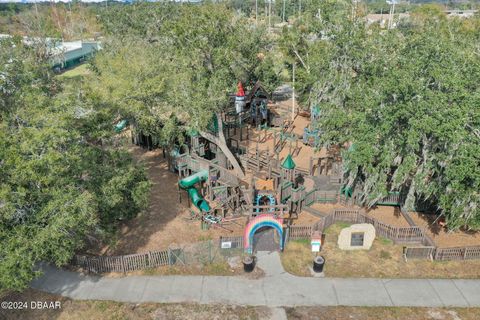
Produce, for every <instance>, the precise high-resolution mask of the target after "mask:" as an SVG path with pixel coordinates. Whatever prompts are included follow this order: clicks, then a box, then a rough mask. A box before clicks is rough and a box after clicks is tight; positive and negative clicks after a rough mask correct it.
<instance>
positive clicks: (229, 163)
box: [133, 83, 478, 258]
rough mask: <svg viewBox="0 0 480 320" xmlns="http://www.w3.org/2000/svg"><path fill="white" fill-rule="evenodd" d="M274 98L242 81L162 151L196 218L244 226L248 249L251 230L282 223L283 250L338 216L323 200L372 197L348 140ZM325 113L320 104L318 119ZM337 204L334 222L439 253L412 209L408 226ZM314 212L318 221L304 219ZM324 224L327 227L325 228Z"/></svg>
mask: <svg viewBox="0 0 480 320" xmlns="http://www.w3.org/2000/svg"><path fill="white" fill-rule="evenodd" d="M270 96H271V95H270V94H269V93H268V92H266V90H265V89H264V88H262V86H261V84H259V83H257V84H255V86H253V87H252V89H251V90H250V91H249V92H247V93H245V92H244V91H243V87H242V86H241V84H239V90H238V92H237V94H236V95H232V96H231V98H232V99H231V103H230V104H229V105H227V106H226V107H225V108H224V109H223V110H222V111H221V112H219V113H217V114H215V115H212V116H213V119H212V125H211V126H210V127H209V129H208V131H206V132H196V133H188V134H185V144H183V145H177V146H174V147H173V148H172V147H171V148H170V149H165V148H164V149H163V154H164V156H165V157H166V158H167V160H168V168H169V170H170V172H171V173H174V174H176V175H177V179H178V188H177V194H178V201H179V202H181V203H183V204H186V205H187V206H188V207H189V208H190V209H189V210H190V216H189V220H192V221H200V222H201V223H200V226H201V229H202V230H208V229H218V230H221V231H222V232H225V234H223V235H222V237H232V238H235V237H237V235H235V236H233V235H230V236H229V233H232V232H233V229H234V228H237V229H238V227H245V234H244V235H243V241H244V246H248V247H244V249H245V251H246V252H254V250H255V249H254V248H253V246H254V244H253V241H252V239H251V238H252V236H253V234H247V231H246V230H250V231H249V232H258V231H259V230H261V229H262V228H264V227H265V228H266V227H270V228H274V229H276V230H277V234H278V236H279V237H280V242H281V243H280V245H279V247H278V248H279V249H281V248H283V245H284V242H285V241H287V240H288V239H289V237H290V238H291V239H296V238H302V237H304V238H309V237H310V236H311V234H312V233H313V232H315V231H319V230H323V229H324V227H325V225H324V224H325V223H327V224H328V223H330V222H328V221H329V220H328V219H333V218H329V217H330V216H332V215H331V214H330V213H328V212H326V210H323V209H317V208H319V207H320V208H321V206H322V205H324V204H335V205H337V206H338V205H340V206H342V207H345V208H351V209H352V210H353V209H354V210H357V211H355V212H358V210H361V209H362V207H363V204H364V202H365V199H364V198H363V195H362V193H361V192H360V190H359V189H355V188H354V189H352V188H350V187H348V186H346V185H345V182H344V180H343V178H344V165H343V162H342V157H341V152H342V150H343V151H345V150H346V148H345V146H322V145H320V144H319V143H318V142H317V140H316V136H315V135H321V132H320V131H315V130H314V129H311V126H310V120H309V119H308V117H305V116H302V115H299V114H298V113H297V114H296V115H295V117H294V119H292V116H291V112H290V108H289V106H285V105H282V104H281V103H277V102H273V101H271V100H270ZM317 109H318V108H317ZM320 116H321V113H319V111H318V110H317V111H316V112H315V117H320ZM133 137H134V139H133V142H135V143H136V144H140V145H141V144H144V145H146V147H147V148H149V149H150V148H152V147H155V141H153V140H152V139H151V138H149V137H145V136H143V135H142V134H141V133H140V134H139V133H135V132H134V134H133ZM312 137H313V138H314V141H313V142H312V139H311V138H312ZM401 203H402V196H401V195H400V194H399V193H398V192H391V193H390V194H389V195H388V196H386V197H384V198H383V199H381V200H379V201H377V202H376V204H377V205H380V206H396V207H399V206H401ZM335 210H336V211H335V215H334V217H335V218H334V221H345V219H346V221H352V222H365V223H371V224H373V225H374V226H375V227H376V228H377V229H378V230H377V231H378V232H379V234H381V235H382V236H384V237H387V238H390V239H392V240H394V241H396V242H402V243H407V244H409V245H410V247H409V248H410V249H406V258H407V256H408V258H413V257H432V252H433V251H432V248H435V245H434V244H432V242H433V241H431V239H429V236H428V234H427V233H426V232H424V230H423V229H424V228H423V229H422V228H420V227H418V226H417V225H416V224H415V222H414V221H413V220H412V219H411V218H410V217H409V214H408V213H405V212H403V211H402V219H404V221H403V224H402V225H401V226H395V225H393V226H392V225H390V224H388V223H386V222H382V221H381V220H379V219H377V218H375V217H374V216H372V215H369V214H367V213H358V214H357V213H355V214H354V218H352V217H350V216H348V214H347V215H344V216H342V212H343V211H341V208H338V207H337V208H336V209H335ZM330 211H331V210H330ZM332 217H333V216H332ZM312 218H313V219H314V220H315V221H316V222H315V223H314V224H309V225H306V224H304V223H303V224H302V221H310V220H312ZM252 221H257V222H256V223H258V224H259V225H258V226H257V225H252V223H253V222H252ZM320 221H324V222H320ZM319 223H323V225H322V226H321V227H318V226H319ZM280 225H281V228H280V227H279V226H280ZM315 225H316V226H317V227H315ZM312 226H313V227H312ZM280 229H281V230H282V231H281V232H280V231H279V230H280ZM237 240H238V239H237ZM400 240H401V241H400ZM238 241H240V240H238ZM412 244H416V245H418V246H419V247H423V248H425V249H418V247H413V246H412ZM472 250H473V251H475V252H477V251H478V250H477V249H470V251H472ZM470 251H468V252H470ZM473 251H472V252H473ZM436 252H441V250H437V251H436ZM462 252H467V251H465V250H464V251H462ZM437 257H440V255H439V254H437Z"/></svg>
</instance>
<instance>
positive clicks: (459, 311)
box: [286, 307, 480, 320]
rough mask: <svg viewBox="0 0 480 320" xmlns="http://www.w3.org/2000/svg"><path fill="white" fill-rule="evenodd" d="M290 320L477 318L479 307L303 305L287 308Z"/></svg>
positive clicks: (436, 319) (468, 319)
mask: <svg viewBox="0 0 480 320" xmlns="http://www.w3.org/2000/svg"><path fill="white" fill-rule="evenodd" d="M286 312H287V317H288V319H289V320H313V319H335V320H336V319H339V320H340V319H342V320H343V319H355V320H427V319H430V320H477V319H478V314H479V312H480V310H479V308H448V309H446V308H407V307H388V308H386V307H384V308H382V307H301V308H286Z"/></svg>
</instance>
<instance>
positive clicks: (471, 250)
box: [434, 246, 480, 260]
mask: <svg viewBox="0 0 480 320" xmlns="http://www.w3.org/2000/svg"><path fill="white" fill-rule="evenodd" d="M434 259H435V260H473V259H480V246H473V247H456V248H437V249H436V250H435V256H434Z"/></svg>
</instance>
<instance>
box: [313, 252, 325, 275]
mask: <svg viewBox="0 0 480 320" xmlns="http://www.w3.org/2000/svg"><path fill="white" fill-rule="evenodd" d="M324 265H325V258H324V257H322V256H316V257H315V259H313V271H315V272H318V273H320V272H323V266H324Z"/></svg>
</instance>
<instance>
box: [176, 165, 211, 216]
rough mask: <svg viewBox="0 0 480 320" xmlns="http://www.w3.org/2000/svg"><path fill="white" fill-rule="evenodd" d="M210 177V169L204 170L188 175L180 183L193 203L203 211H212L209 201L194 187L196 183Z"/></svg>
mask: <svg viewBox="0 0 480 320" xmlns="http://www.w3.org/2000/svg"><path fill="white" fill-rule="evenodd" d="M207 179H208V170H202V171H199V172H197V173H195V174H192V175H191V176H188V177H186V178H184V179H182V180H180V182H179V183H178V185H179V186H180V188H182V189H185V190H187V192H188V196H189V197H190V200H192V203H193V204H194V205H195V207H197V208H198V209H199V210H200V211H202V212H208V211H210V206H209V205H208V202H207V201H206V200H205V199H204V198H203V197H202V195H201V194H200V193H199V192H198V190H197V189H196V188H195V187H194V185H195V184H197V183H199V182H202V181H205V180H207Z"/></svg>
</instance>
